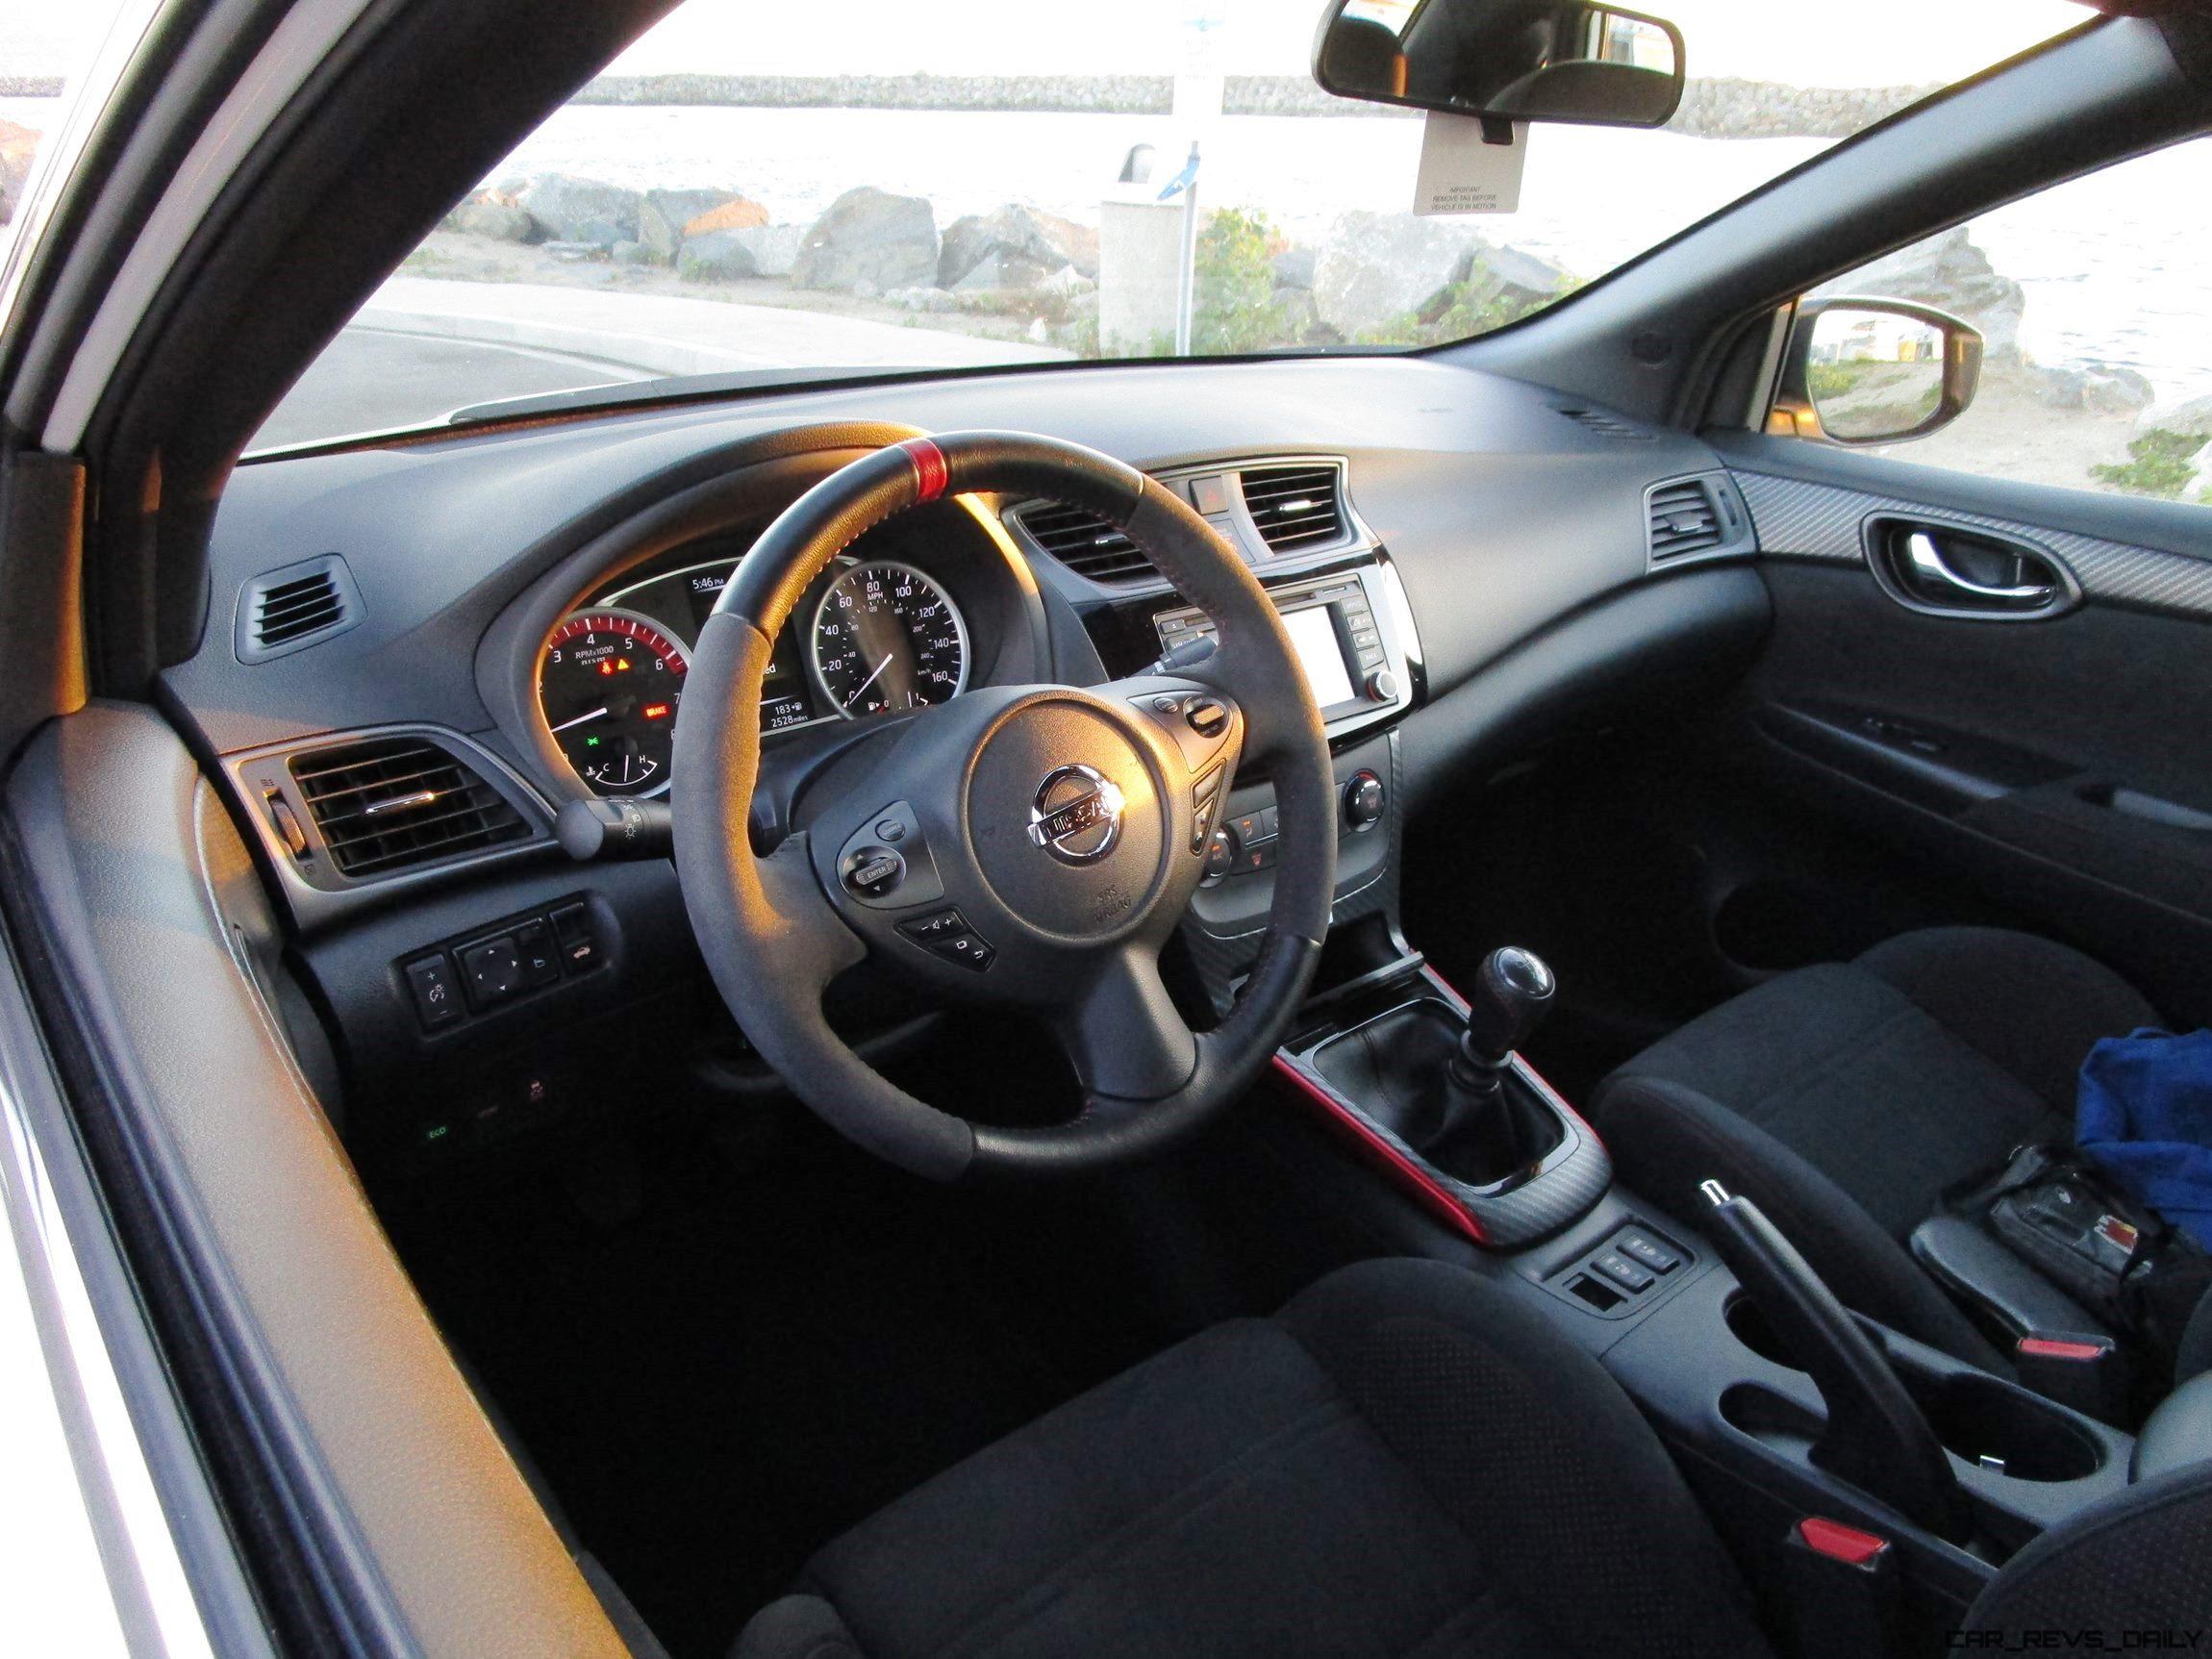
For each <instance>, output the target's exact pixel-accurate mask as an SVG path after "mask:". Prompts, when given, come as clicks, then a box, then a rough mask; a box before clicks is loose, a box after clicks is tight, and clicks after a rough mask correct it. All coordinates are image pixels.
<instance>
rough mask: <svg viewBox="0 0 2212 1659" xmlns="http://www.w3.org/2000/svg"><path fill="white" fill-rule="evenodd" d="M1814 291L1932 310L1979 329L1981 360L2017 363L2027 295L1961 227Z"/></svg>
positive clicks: (1903, 249) (1963, 227)
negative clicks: (1915, 303)
mask: <svg viewBox="0 0 2212 1659" xmlns="http://www.w3.org/2000/svg"><path fill="white" fill-rule="evenodd" d="M1819 291H1821V292H1822V293H1853V294H1862V295H1865V296H1866V297H1868V298H1870V299H1909V300H1918V301H1919V302H1920V303H1921V304H1923V305H1932V306H1934V307H1936V308H1937V309H1938V310H1939V311H1948V312H1949V313H1950V314H1952V315H1954V316H1957V317H1960V318H1963V319H1964V320H1965V321H1967V322H1970V323H1972V324H1973V326H1974V327H1975V328H1977V329H1979V330H1981V338H1982V343H1983V348H1984V358H1985V361H1987V362H1990V363H1994V364H2017V363H2019V362H2020V361H2021V355H2020V319H2021V314H2022V313H2023V312H2024V311H2026V309H2027V296H2026V295H2025V294H2024V293H2023V292H2022V291H2021V287H2020V284H2018V283H2016V282H2014V281H2013V280H2012V279H2011V278H2010V277H2004V276H1999V275H1998V273H1997V269H1996V267H1995V266H1993V265H1992V264H1990V263H1989V256H1988V255H1987V254H1985V253H1983V252H1982V251H1981V249H1979V248H1977V247H1975V246H1974V245H1973V242H1972V241H1971V240H1970V239H1968V237H1967V227H1966V226H1964V225H1960V226H1959V227H1957V228H1956V229H1955V230H1949V231H1946V232H1945V233H1944V234H1943V235H1942V236H1940V237H1935V238H1932V239H1929V240H1927V241H1923V242H1916V243H1915V244H1914V245H1913V246H1911V247H1909V248H1900V249H1899V250H1898V252H1896V253H1894V254H1892V255H1890V256H1889V257H1888V258H1887V259H1881V260H1876V261H1875V262H1874V263H1873V264H1871V265H1866V266H1863V267H1862V268H1860V269H1858V270H1855V271H1853V272H1851V273H1850V275H1848V276H1847V277H1845V278H1844V279H1843V281H1842V283H1841V284H1831V285H1829V286H1828V287H1827V288H1825V289H1821V290H1819Z"/></svg>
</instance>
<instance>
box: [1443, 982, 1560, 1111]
mask: <svg viewBox="0 0 2212 1659" xmlns="http://www.w3.org/2000/svg"><path fill="white" fill-rule="evenodd" d="M1557 989H1558V982H1557V981H1556V980H1554V979H1553V978H1552V976H1551V969H1550V968H1547V967H1546V966H1545V962H1544V958H1543V957H1541V956H1539V955H1537V954H1536V952H1535V951H1533V950H1524V949H1522V948H1521V946H1520V945H1518V944H1508V945H1504V946H1501V947H1500V948H1499V949H1496V950H1494V951H1492V952H1491V953H1490V954H1489V955H1488V956H1486V957H1484V958H1483V959H1482V967H1481V968H1479V969H1478V970H1477V971H1476V973H1475V976H1474V993H1473V994H1472V995H1471V996H1470V997H1469V998H1468V1003H1467V1029H1466V1030H1465V1031H1463V1032H1461V1033H1460V1037H1459V1051H1458V1052H1457V1053H1456V1054H1454V1055H1453V1056H1452V1057H1451V1060H1450V1062H1449V1068H1450V1071H1451V1080H1452V1082H1453V1083H1454V1084H1455V1085H1457V1086H1458V1087H1459V1088H1461V1089H1463V1090H1465V1091H1467V1093H1469V1094H1470V1095H1476V1096H1480V1097H1482V1098H1485V1099H1487V1098H1489V1097H1490V1096H1493V1095H1495V1094H1496V1093H1497V1090H1498V1079H1499V1078H1500V1077H1501V1076H1502V1075H1503V1074H1504V1072H1505V1068H1506V1062H1507V1061H1509V1060H1511V1059H1512V1058H1513V1051H1514V1050H1515V1049H1516V1048H1518V1047H1520V1046H1521V1044H1522V1043H1525V1042H1527V1041H1528V1040H1529V1038H1530V1037H1532V1036H1534V1035H1535V1032H1536V1028H1537V1027H1538V1026H1539V1025H1541V1024H1543V1023H1544V1017H1545V1016H1546V1014H1548V1013H1550V1012H1551V998H1552V993H1553V992H1554V991H1556V990H1557Z"/></svg>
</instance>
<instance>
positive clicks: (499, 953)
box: [461, 934, 523, 1009]
mask: <svg viewBox="0 0 2212 1659" xmlns="http://www.w3.org/2000/svg"><path fill="white" fill-rule="evenodd" d="M461 973H462V977H463V978H464V979H465V981H466V983H467V986H468V1000H469V1001H470V1002H472V1003H474V1004H475V1005H476V1006H477V1008H479V1009H485V1008H494V1007H497V1006H498V1005H499V1004H500V1003H502V1002H505V1001H506V1000H507V999H508V998H509V997H510V996H513V995H514V994H515V993H516V992H518V991H520V990H521V989H522V986H523V970H522V952H521V950H520V949H519V948H518V947H517V946H516V945H515V940H514V938H513V936H512V935H509V934H501V935H500V936H499V937H498V938H497V939H488V940H486V941H485V942H484V943H482V944H472V945H470V946H469V947H468V948H467V949H466V950H464V951H463V952H462V953H461Z"/></svg>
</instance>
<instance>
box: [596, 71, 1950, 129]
mask: <svg viewBox="0 0 2212 1659" xmlns="http://www.w3.org/2000/svg"><path fill="white" fill-rule="evenodd" d="M1932 89H1933V88H1926V87H1858V88H1825V87H1786V86H1782V85H1779V84H1777V83H1773V82H1768V81H1743V80H1735V79H1714V78H1700V77H1697V76H1693V77H1691V80H1690V83H1689V86H1688V87H1687V88H1685V90H1684V92H1683V97H1682V107H1681V109H1680V110H1679V111H1677V112H1676V113H1675V116H1674V119H1673V120H1672V121H1671V122H1669V123H1668V126H1669V130H1670V131H1672V132H1676V133H1683V134H1687V135H1689V136H1691V137H1694V138H1843V137H1845V136H1847V135H1848V134H1850V133H1855V132H1857V131H1858V130H1859V129H1860V128H1862V127H1866V126H1869V125H1871V124H1873V122H1875V121H1878V120H1880V119H1881V118H1882V117H1883V116H1885V115H1888V114H1891V113H1895V112H1896V111H1898V110H1901V109H1903V108H1904V107H1905V106H1906V105H1907V104H1910V103H1912V102H1914V101H1915V100H1916V99H1919V98H1921V97H1923V96H1925V95H1926V94H1927V93H1928V92H1929V91H1930V90H1932ZM575 102H577V103H579V104H628V105H639V106H663V107H666V106H677V107H681V106H686V105H720V106H736V107H743V108H752V109H806V110H822V109H851V110H995V111H1016V112H1027V113H1039V114H1044V113H1052V114H1127V115H1165V114H1167V113H1169V111H1170V110H1171V109H1172V107H1173V102H1174V83H1173V81H1172V80H1170V79H1169V77H1168V76H1166V75H1023V76H1003V75H602V76H600V77H599V78H598V79H597V80H595V81H593V82H591V84H590V85H589V86H587V87H586V88H584V89H583V90H582V91H581V92H579V93H577V94H576V98H575ZM1221 103H1222V110H1223V112H1224V113H1227V114H1230V115H1345V114H1367V115H1371V116H1373V117H1375V118H1378V119H1383V120H1390V119H1410V118H1412V117H1413V116H1414V115H1415V114H1417V113H1419V112H1415V111H1395V110H1388V109H1384V108H1382V107H1380V106H1378V105H1372V104H1369V105H1361V104H1354V103H1349V102H1347V101H1346V100H1345V99H1342V98H1333V97H1331V96H1330V95H1329V94H1328V93H1326V92H1324V91H1322V90H1321V89H1320V88H1319V87H1317V86H1315V85H1314V83H1313V81H1312V80H1311V79H1310V78H1308V77H1306V76H1303V75H1231V76H1229V77H1228V78H1227V80H1226V83H1225V86H1224V88H1223V93H1222V100H1221Z"/></svg>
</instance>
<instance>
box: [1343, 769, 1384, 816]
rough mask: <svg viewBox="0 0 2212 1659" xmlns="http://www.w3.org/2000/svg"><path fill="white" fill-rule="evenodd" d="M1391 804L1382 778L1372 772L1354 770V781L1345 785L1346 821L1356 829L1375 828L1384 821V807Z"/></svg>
mask: <svg viewBox="0 0 2212 1659" xmlns="http://www.w3.org/2000/svg"><path fill="white" fill-rule="evenodd" d="M1389 804H1390V797H1389V795H1387V794H1386V793H1384V792H1383V781H1382V779H1380V778H1378V777H1376V776H1375V774H1374V773H1372V772H1370V771H1359V772H1354V773H1353V774H1352V781H1351V782H1350V783H1348V784H1346V785H1345V823H1346V824H1348V825H1350V826H1351V827H1352V828H1353V829H1355V830H1367V829H1373V828H1374V827H1375V825H1376V824H1378V823H1380V822H1382V816H1383V809H1384V808H1385V807H1387V806H1388V805H1389Z"/></svg>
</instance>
